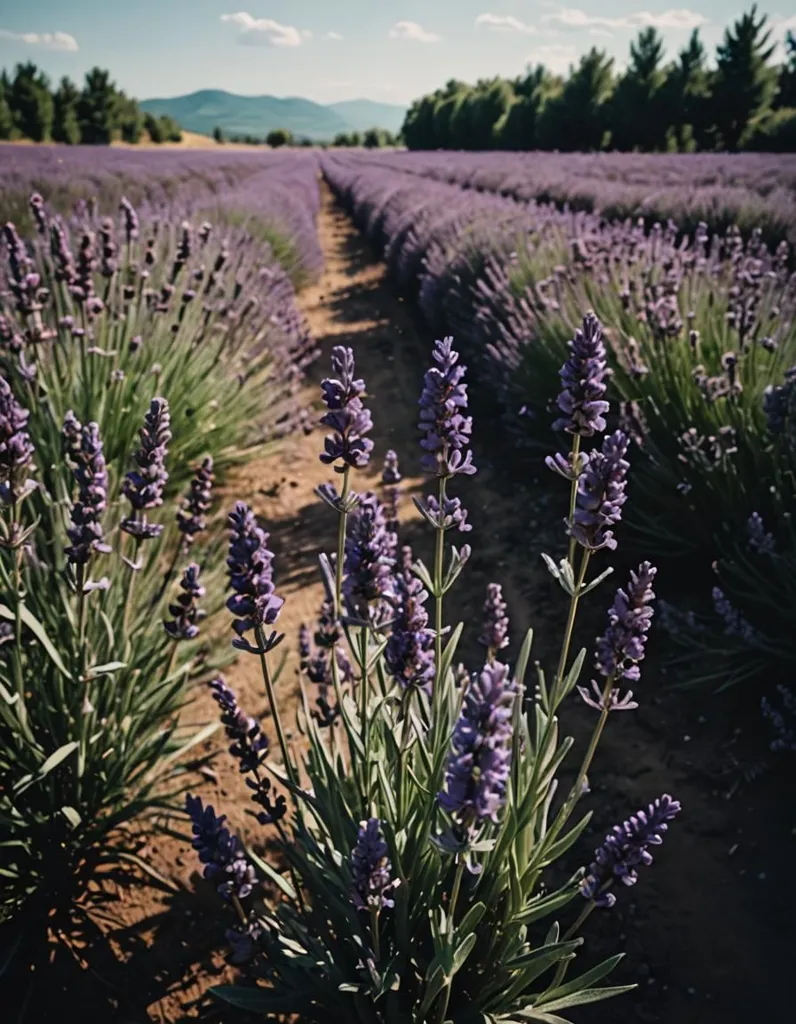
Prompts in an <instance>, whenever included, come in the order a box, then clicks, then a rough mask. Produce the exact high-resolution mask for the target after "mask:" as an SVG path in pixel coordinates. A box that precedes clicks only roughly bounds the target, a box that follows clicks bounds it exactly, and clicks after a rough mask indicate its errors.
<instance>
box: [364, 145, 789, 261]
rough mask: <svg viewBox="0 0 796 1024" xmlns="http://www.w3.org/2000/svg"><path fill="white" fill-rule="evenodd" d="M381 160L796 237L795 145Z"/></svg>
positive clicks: (659, 217) (576, 206)
mask: <svg viewBox="0 0 796 1024" xmlns="http://www.w3.org/2000/svg"><path fill="white" fill-rule="evenodd" d="M369 159H371V160H372V161H373V164H374V166H379V167H386V168H388V169H390V170H396V171H402V172H404V173H408V174H417V175H420V176H421V177H427V178H431V179H432V180H434V181H441V182H446V183H448V184H454V185H461V186H462V187H464V188H468V189H475V190H478V191H480V192H494V193H495V194H497V195H501V196H507V197H509V198H511V199H517V200H520V201H522V202H530V201H534V200H535V201H537V202H540V203H554V204H555V205H557V206H559V207H565V206H566V207H567V208H569V209H571V210H586V211H588V212H594V213H599V214H601V215H602V216H604V217H606V218H608V219H617V218H618V219H624V218H626V217H633V218H636V217H643V218H644V219H645V222H646V223H647V226H651V225H652V224H653V223H654V222H655V221H660V222H662V223H665V222H666V221H669V220H673V221H674V222H675V223H676V224H677V225H678V227H679V228H680V229H681V230H682V231H685V232H687V233H689V234H693V233H694V232H695V231H696V230H697V228H698V225H699V224H700V223H701V222H704V223H705V224H707V226H708V230H709V231H710V232H711V233H714V232H720V233H723V232H725V231H726V230H727V229H728V228H729V227H731V226H736V227H739V228H740V229H741V231H742V233H743V234H744V236H748V235H749V234H750V233H751V232H752V231H753V230H755V229H759V230H760V231H762V234H763V238H764V240H765V241H766V242H767V243H768V244H769V245H772V246H776V245H777V244H778V243H779V242H780V241H783V240H785V241H787V242H788V243H789V244H790V245H791V246H793V245H794V244H796V157H794V156H792V155H788V154H766V153H743V154H733V155H729V154H720V153H700V154H686V153H680V154H669V155H661V154H650V153H646V154H644V153H634V154H627V153H566V154H564V153H451V152H431V153H426V152H403V153H401V152H396V153H389V154H378V155H376V154H372V155H371V156H370V157H369Z"/></svg>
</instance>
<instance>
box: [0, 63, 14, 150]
mask: <svg viewBox="0 0 796 1024" xmlns="http://www.w3.org/2000/svg"><path fill="white" fill-rule="evenodd" d="M10 91H11V86H10V85H9V82H8V76H7V75H6V73H5V71H4V72H3V73H2V75H0V139H4V140H5V139H13V138H14V136H15V134H16V128H15V126H14V115H13V114H12V113H11V107H10V106H9V104H8V94H9V92H10Z"/></svg>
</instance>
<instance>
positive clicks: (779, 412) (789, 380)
mask: <svg viewBox="0 0 796 1024" xmlns="http://www.w3.org/2000/svg"><path fill="white" fill-rule="evenodd" d="M763 410H764V411H765V414H766V420H767V421H768V429H769V430H770V431H771V433H772V434H774V435H775V436H779V435H780V434H784V433H785V432H786V430H787V428H788V424H789V422H790V423H793V421H794V420H796V366H791V368H790V369H789V370H786V371H785V382H784V384H769V385H768V387H767V388H766V390H765V391H764V392H763ZM791 429H792V428H791Z"/></svg>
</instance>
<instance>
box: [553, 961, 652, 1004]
mask: <svg viewBox="0 0 796 1024" xmlns="http://www.w3.org/2000/svg"><path fill="white" fill-rule="evenodd" d="M624 955H625V954H624V953H617V954H616V956H609V957H608V959H607V960H603V962H602V963H601V964H597V966H596V967H592V968H591V969H590V970H588V971H585V972H584V973H583V974H581V975H580V976H579V977H577V978H573V979H572V981H568V982H567V983H566V984H565V985H559V986H558V988H556V989H554V990H553V991H552V992H551V993H550V996H551V998H554V999H555V1000H556V1001H558V1000H559V999H561V998H562V997H566V996H569V995H572V994H574V993H576V992H580V991H581V990H582V989H585V988H588V987H589V986H590V985H593V984H594V983H595V982H597V981H602V979H603V978H604V977H605V976H606V975H608V974H610V973H611V971H612V970H613V969H614V968H615V967H616V965H617V964H618V963H619V961H620V960H621V959H622V958H623V957H624ZM630 987H631V988H635V986H634V985H631V986H630ZM544 1002H545V1000H544V997H542V998H541V999H539V1001H538V1005H542V1004H543V1003H544ZM572 1005H574V1004H572Z"/></svg>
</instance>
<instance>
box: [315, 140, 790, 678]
mask: <svg viewBox="0 0 796 1024" xmlns="http://www.w3.org/2000/svg"><path fill="white" fill-rule="evenodd" d="M324 173H325V174H326V176H327V178H328V180H329V181H330V183H331V185H332V187H333V188H334V189H335V191H336V192H337V194H338V195H339V196H340V198H341V199H342V201H343V202H344V204H345V205H346V206H347V207H348V208H349V209H350V210H351V212H352V214H353V216H354V218H355V220H356V222H357V223H358V225H359V226H360V228H361V229H362V230H363V231H364V232H365V234H366V235H367V236H368V238H369V239H370V240H371V241H372V242H373V243H374V244H375V245H376V246H377V247H378V248H379V249H380V250H383V252H384V254H385V258H386V261H387V264H388V267H389V270H390V272H391V274H392V275H393V277H394V279H395V281H396V282H397V284H398V286H399V287H400V288H403V289H405V290H406V291H407V292H408V293H410V294H412V295H414V296H416V298H417V300H418V304H419V307H420V309H421V311H422V313H423V314H424V316H425V318H426V320H427V321H428V323H429V325H430V327H431V328H432V329H433V330H434V332H435V333H437V334H440V333H443V332H446V331H451V332H452V333H454V334H455V336H456V337H457V338H458V339H459V341H460V344H461V346H462V348H463V349H464V351H465V354H466V356H467V358H468V361H469V362H470V363H471V365H473V366H474V367H475V368H476V371H477V373H478V374H479V379H480V381H481V383H482V385H483V390H484V391H487V390H488V391H489V392H491V396H492V400H493V402H494V403H495V405H496V406H497V408H498V409H499V411H500V412H501V413H502V415H503V417H504V422H505V424H506V428H507V431H508V432H509V433H510V434H511V436H513V438H514V439H515V444H516V445H517V446H518V448H520V449H522V447H525V448H530V449H531V450H538V449H539V448H540V447H541V448H547V449H549V448H551V447H552V446H553V445H554V444H555V438H554V435H553V433H552V432H551V431H550V429H549V425H548V424H549V422H550V412H549V395H550V394H551V392H552V391H553V389H554V386H555V380H556V374H557V368H558V366H559V365H560V363H561V360H562V355H563V353H564V352H565V351H566V349H565V346H566V342H567V340H568V339H569V338H571V337H572V333H573V331H574V329H575V327H576V326H577V322H578V317H579V315H580V312H579V311H580V310H582V309H583V308H592V309H594V310H595V311H596V313H597V314H598V315H599V316H600V318H601V320H602V321H603V323H604V324H605V329H606V336H607V338H608V339H609V342H610V352H611V371H612V373H611V383H610V391H611V395H612V397H614V398H615V399H616V401H617V406H616V408H617V410H618V412H619V417H618V422H619V423H621V425H622V426H623V427H624V428H625V429H627V430H628V431H629V433H630V434H631V435H632V436H633V439H634V455H633V459H634V463H635V464H636V466H637V474H638V475H637V480H638V483H637V486H638V488H639V493H637V494H636V496H635V500H634V504H633V509H634V514H633V516H632V520H631V527H632V529H633V531H634V534H635V537H636V539H637V540H639V541H641V542H643V544H644V545H645V547H646V549H647V550H650V551H654V552H655V554H656V556H657V557H660V558H662V559H664V558H665V559H667V560H669V561H671V560H672V559H674V558H680V557H682V558H685V559H686V560H687V561H685V562H684V563H683V564H687V565H688V567H689V575H690V577H691V578H692V579H693V580H694V583H695V590H696V593H695V595H692V598H691V599H690V600H689V605H691V604H693V605H694V608H695V611H690V610H689V611H688V613H687V614H685V615H683V614H681V613H678V612H677V611H676V610H675V608H673V607H670V608H669V609H668V620H669V623H670V624H671V626H672V631H673V633H674V635H675V636H676V638H677V640H678V642H680V643H682V644H684V645H685V651H684V659H685V660H686V661H687V663H688V670H689V673H690V674H692V675H693V676H694V677H695V678H703V677H704V678H707V677H709V678H710V680H711V682H713V683H714V684H716V685H720V684H722V683H731V682H735V681H738V680H741V679H745V678H749V677H758V676H759V675H760V673H761V667H762V665H763V664H765V665H766V668H767V669H768V672H767V678H768V680H769V682H770V684H771V685H774V684H777V683H787V681H788V678H789V673H790V674H792V666H793V648H792V644H791V641H790V625H789V623H790V622H791V621H792V616H793V610H794V607H796V593H794V590H793V582H792V581H793V578H794V574H793V570H794V565H795V563H796V527H794V523H793V520H792V509H793V505H794V498H795V497H796V485H794V470H795V469H796V373H794V371H793V370H791V367H792V366H793V365H794V363H796V323H795V322H794V316H795V315H796V279H795V278H794V276H793V275H792V274H791V272H790V269H789V262H790V255H789V251H788V247H787V245H786V244H785V243H780V245H779V246H778V247H777V249H776V251H773V252H772V251H770V250H769V249H767V248H766V247H765V245H764V244H763V243H762V240H761V238H760V236H759V234H758V233H756V232H753V233H752V235H751V237H750V238H749V240H748V241H746V242H744V240H743V238H742V237H741V235H740V233H739V232H738V231H737V229H730V230H728V231H727V232H726V233H725V234H724V235H717V234H711V233H710V232H709V231H708V229H707V227H706V226H705V225H702V226H700V227H699V229H698V230H697V232H696V233H695V234H694V236H692V237H685V238H683V237H681V235H680V232H679V231H678V230H677V228H676V227H675V226H674V225H668V226H666V227H663V226H655V227H654V228H653V230H651V231H649V232H648V231H646V230H645V227H644V225H641V224H638V223H634V222H631V221H625V222H613V223H606V222H604V221H603V220H601V219H600V218H598V217H597V216H596V215H594V214H589V213H586V212H579V213H571V212H564V211H560V210H558V209H557V208H555V207H553V206H549V205H543V204H536V203H519V202H517V201H515V200H512V199H508V198H503V197H500V196H497V195H495V194H491V193H479V192H475V191H473V190H466V189H461V188H459V187H457V186H454V185H448V184H443V183H441V182H436V181H432V180H429V179H420V180H418V177H417V176H416V175H408V174H404V173H401V172H400V171H395V170H389V169H387V168H386V167H384V166H382V165H381V163H380V162H379V164H378V165H375V164H374V163H373V162H372V160H371V159H370V158H365V159H358V158H357V157H355V156H338V155H334V156H325V157H324ZM711 565H712V566H713V567H714V569H715V572H716V573H717V574H718V578H713V579H711ZM700 566H701V567H702V570H703V571H702V572H700V569H699V567H700ZM674 575H678V576H679V575H680V574H679V573H678V574H674ZM701 598H704V600H701ZM703 612H704V614H702V613H703ZM717 651H720V652H722V653H723V654H725V655H726V658H722V659H717V658H716V652H717ZM703 659H704V660H703Z"/></svg>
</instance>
